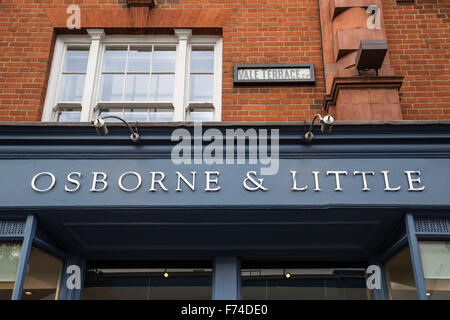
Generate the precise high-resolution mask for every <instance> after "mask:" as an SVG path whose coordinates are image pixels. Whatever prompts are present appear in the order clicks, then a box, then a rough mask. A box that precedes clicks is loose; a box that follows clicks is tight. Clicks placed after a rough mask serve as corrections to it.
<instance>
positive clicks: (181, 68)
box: [173, 29, 192, 121]
mask: <svg viewBox="0 0 450 320" xmlns="http://www.w3.org/2000/svg"><path fill="white" fill-rule="evenodd" d="M175 35H176V36H177V38H178V50H177V58H176V67H175V85H174V90H173V91H174V93H173V94H174V95H173V102H174V116H173V120H174V121H184V120H185V117H186V116H185V114H186V110H185V109H186V78H187V69H188V68H187V67H188V66H187V60H188V54H189V51H188V47H189V39H190V38H191V36H192V30H191V29H176V30H175Z"/></svg>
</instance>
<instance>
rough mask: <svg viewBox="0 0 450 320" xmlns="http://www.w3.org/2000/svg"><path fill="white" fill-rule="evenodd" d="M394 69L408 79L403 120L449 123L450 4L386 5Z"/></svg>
mask: <svg viewBox="0 0 450 320" xmlns="http://www.w3.org/2000/svg"><path fill="white" fill-rule="evenodd" d="M383 8H384V20H385V28H386V33H387V36H388V44H389V52H390V58H391V65H392V67H393V68H394V70H395V72H396V74H400V75H403V76H404V77H405V79H404V81H403V85H402V88H401V90H400V93H401V94H402V98H401V106H402V113H403V119H404V120H444V119H445V120H449V119H450V1H445V0H444V1H442V0H441V1H438V0H416V4H415V5H397V4H396V1H395V0H389V1H387V0H386V1H383Z"/></svg>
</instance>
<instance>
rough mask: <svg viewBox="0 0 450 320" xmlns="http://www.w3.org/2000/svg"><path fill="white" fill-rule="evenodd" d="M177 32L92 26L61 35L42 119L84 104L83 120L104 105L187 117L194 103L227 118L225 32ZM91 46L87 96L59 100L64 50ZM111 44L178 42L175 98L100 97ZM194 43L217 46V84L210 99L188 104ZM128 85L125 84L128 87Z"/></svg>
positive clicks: (166, 44)
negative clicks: (119, 31)
mask: <svg viewBox="0 0 450 320" xmlns="http://www.w3.org/2000/svg"><path fill="white" fill-rule="evenodd" d="M174 30H175V32H174V34H173V35H106V36H105V35H104V31H103V30H102V29H88V30H87V33H88V34H85V35H58V36H57V37H56V42H55V49H54V53H53V61H52V64H51V70H50V76H49V81H48V87H47V95H46V98H45V103H44V110H43V114H42V121H43V122H57V121H58V113H59V112H60V111H64V110H67V109H70V108H80V111H81V115H80V122H89V121H92V120H93V119H94V118H95V117H97V116H98V115H99V113H100V109H101V108H105V107H106V106H107V107H108V108H110V109H112V108H117V107H119V105H120V107H121V108H125V109H129V108H132V109H139V107H142V108H147V109H171V110H173V114H174V117H173V119H172V121H174V122H175V121H188V119H189V112H190V110H192V109H193V108H197V107H200V108H202V109H203V108H205V107H208V108H211V109H212V110H213V112H214V121H221V118H222V37H221V36H216V35H194V36H192V31H191V30H190V29H174ZM77 46H80V47H83V46H87V47H89V55H88V62H87V70H86V76H85V82H84V89H83V97H82V100H81V101H80V102H66V101H64V102H63V101H61V102H59V101H58V97H59V91H60V90H59V89H60V84H61V79H62V76H61V75H62V71H63V64H64V59H65V53H66V51H67V48H69V47H77ZM107 46H152V48H153V49H154V48H155V47H158V46H159V47H174V48H175V50H176V51H175V52H176V60H175V72H174V90H173V91H174V96H173V99H172V101H170V102H167V101H120V102H119V101H111V102H102V101H101V100H100V93H101V92H100V90H101V88H100V86H101V78H102V77H101V75H102V66H103V60H104V52H105V49H106V47H107ZM193 46H203V47H210V48H212V49H213V50H214V86H213V100H212V102H211V103H207V104H205V103H202V104H201V105H199V104H198V103H189V92H190V90H189V78H190V65H191V50H192V47H193ZM124 90H125V89H124Z"/></svg>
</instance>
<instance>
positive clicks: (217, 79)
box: [213, 39, 222, 121]
mask: <svg viewBox="0 0 450 320" xmlns="http://www.w3.org/2000/svg"><path fill="white" fill-rule="evenodd" d="M213 97H214V98H213V104H214V121H222V39H218V40H217V43H216V45H215V48H214V95H213Z"/></svg>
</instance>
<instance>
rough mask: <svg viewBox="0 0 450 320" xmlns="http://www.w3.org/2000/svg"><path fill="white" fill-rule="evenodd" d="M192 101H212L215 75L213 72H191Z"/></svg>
mask: <svg viewBox="0 0 450 320" xmlns="http://www.w3.org/2000/svg"><path fill="white" fill-rule="evenodd" d="M189 85H190V90H189V91H190V101H212V99H213V89H214V76H213V75H212V74H191V81H190V84H189Z"/></svg>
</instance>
